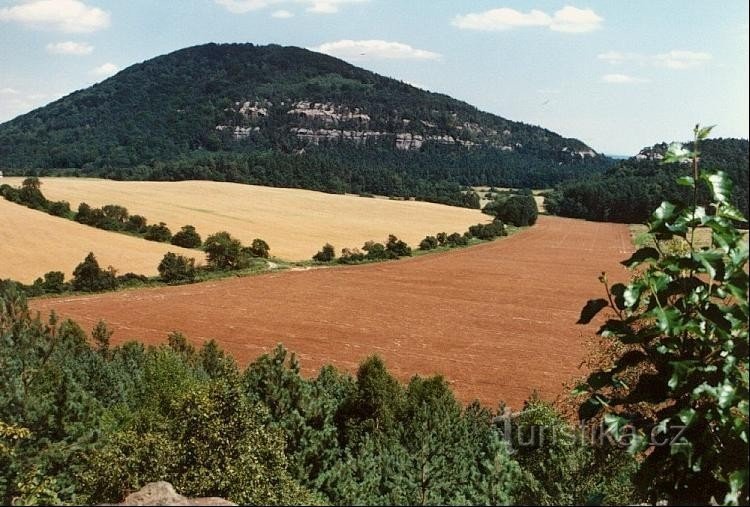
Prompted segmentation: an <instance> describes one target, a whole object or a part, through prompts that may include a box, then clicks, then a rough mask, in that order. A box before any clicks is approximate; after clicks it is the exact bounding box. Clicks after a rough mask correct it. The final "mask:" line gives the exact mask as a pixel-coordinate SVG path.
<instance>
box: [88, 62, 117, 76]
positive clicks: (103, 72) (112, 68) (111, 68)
mask: <svg viewBox="0 0 750 507" xmlns="http://www.w3.org/2000/svg"><path fill="white" fill-rule="evenodd" d="M119 70H120V67H118V66H117V65H115V64H114V63H110V62H107V63H104V64H102V65H100V66H98V67H96V68H94V69H91V73H92V74H93V75H95V76H97V77H109V76H111V75H112V74H116V73H117V71H119Z"/></svg>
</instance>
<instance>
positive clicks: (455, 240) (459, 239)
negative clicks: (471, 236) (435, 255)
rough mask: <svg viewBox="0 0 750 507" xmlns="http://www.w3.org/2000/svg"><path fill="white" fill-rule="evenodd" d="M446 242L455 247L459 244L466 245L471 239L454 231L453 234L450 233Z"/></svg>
mask: <svg viewBox="0 0 750 507" xmlns="http://www.w3.org/2000/svg"><path fill="white" fill-rule="evenodd" d="M445 243H446V244H447V245H448V246H450V247H451V248H454V247H457V246H466V245H468V244H469V241H468V240H467V239H466V237H465V236H462V235H461V234H459V233H457V232H454V233H453V234H450V235H449V236H448V237H447V238H446V239H445Z"/></svg>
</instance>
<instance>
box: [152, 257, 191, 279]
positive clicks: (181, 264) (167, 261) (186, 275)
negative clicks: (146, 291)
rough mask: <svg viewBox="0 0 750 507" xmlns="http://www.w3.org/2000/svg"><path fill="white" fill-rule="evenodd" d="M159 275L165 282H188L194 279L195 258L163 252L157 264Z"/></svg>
mask: <svg viewBox="0 0 750 507" xmlns="http://www.w3.org/2000/svg"><path fill="white" fill-rule="evenodd" d="M157 269H158V270H159V277H160V278H161V279H162V280H163V281H165V282H167V283H189V282H192V281H194V280H195V275H196V271H195V259H192V258H191V259H188V258H187V257H185V256H184V255H178V254H175V253H172V252H167V253H166V254H164V258H162V260H161V262H160V263H159V266H158V268H157Z"/></svg>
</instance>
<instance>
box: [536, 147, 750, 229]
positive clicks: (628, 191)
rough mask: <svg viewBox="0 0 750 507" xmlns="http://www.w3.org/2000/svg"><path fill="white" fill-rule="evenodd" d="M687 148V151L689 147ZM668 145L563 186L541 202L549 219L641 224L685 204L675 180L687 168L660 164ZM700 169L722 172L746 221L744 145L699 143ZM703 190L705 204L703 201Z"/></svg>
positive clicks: (747, 165) (682, 189)
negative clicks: (666, 205) (670, 204)
mask: <svg viewBox="0 0 750 507" xmlns="http://www.w3.org/2000/svg"><path fill="white" fill-rule="evenodd" d="M688 146H690V145H688ZM667 147H668V146H667V143H660V144H656V145H654V146H650V147H646V148H644V149H642V150H641V151H640V152H639V153H638V154H637V155H636V156H634V157H631V158H629V159H627V160H624V161H621V162H619V163H618V164H617V165H616V166H614V167H612V168H611V169H609V170H608V171H606V172H605V173H603V174H601V175H596V176H592V177H590V178H585V179H580V180H576V181H568V182H566V183H563V184H561V185H560V186H559V187H558V188H557V189H556V190H555V191H554V192H552V193H551V195H549V197H548V198H547V199H546V201H545V207H546V209H547V211H549V212H550V213H553V214H556V215H561V216H566V217H573V218H585V219H587V220H598V221H607V222H624V223H643V222H645V221H646V220H647V219H648V217H649V215H650V214H651V212H652V211H653V210H654V209H656V208H657V207H658V206H659V204H661V202H662V201H664V200H671V201H675V200H682V201H683V202H689V198H690V197H691V196H690V191H689V190H688V189H687V188H686V187H680V186H678V185H677V184H676V183H675V179H676V178H677V177H678V176H680V175H688V174H689V173H690V168H689V167H686V166H684V165H683V166H680V165H678V164H667V165H665V164H662V163H661V161H662V159H663V158H664V153H665V152H666V150H667ZM700 151H701V166H702V167H703V168H705V169H721V170H723V171H725V172H726V173H727V174H728V175H729V177H730V178H731V179H732V183H733V184H734V191H733V193H732V201H733V203H734V205H735V206H737V207H738V208H739V209H740V211H742V213H743V214H744V215H745V216H746V217H747V216H748V200H749V198H748V172H750V162H748V156H749V155H750V150H749V145H748V140H747V139H707V140H706V141H703V142H702V143H701V147H700ZM706 192H707V191H706V190H703V191H702V193H703V197H702V198H703V199H704V200H705V198H707V194H706Z"/></svg>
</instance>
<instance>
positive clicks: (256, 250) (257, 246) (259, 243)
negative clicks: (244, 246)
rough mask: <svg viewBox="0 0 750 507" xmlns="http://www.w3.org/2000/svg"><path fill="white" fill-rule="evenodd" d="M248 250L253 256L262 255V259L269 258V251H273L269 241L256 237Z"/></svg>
mask: <svg viewBox="0 0 750 507" xmlns="http://www.w3.org/2000/svg"><path fill="white" fill-rule="evenodd" d="M248 251H249V252H250V254H251V255H252V256H253V257H260V258H261V259H268V256H269V252H270V251H271V247H269V246H268V243H266V242H265V241H263V240H262V239H260V238H255V239H254V240H253V243H252V244H251V245H250V248H249V249H248Z"/></svg>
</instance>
